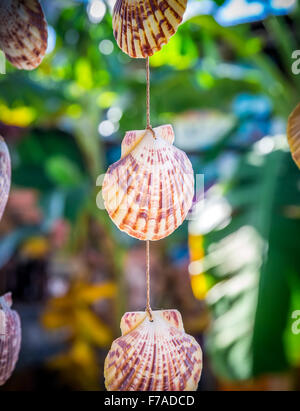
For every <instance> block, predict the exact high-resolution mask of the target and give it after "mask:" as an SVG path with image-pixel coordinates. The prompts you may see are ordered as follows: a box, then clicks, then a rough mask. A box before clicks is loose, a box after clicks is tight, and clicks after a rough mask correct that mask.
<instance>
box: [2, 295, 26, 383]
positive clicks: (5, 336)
mask: <svg viewBox="0 0 300 411" xmlns="http://www.w3.org/2000/svg"><path fill="white" fill-rule="evenodd" d="M11 306H12V298H11V294H10V293H8V294H5V295H4V296H3V297H0V385H3V384H5V382H6V381H7V380H8V379H9V378H10V376H11V374H12V372H13V370H14V368H15V365H16V363H17V361H18V357H19V352H20V346H21V323H20V318H19V315H18V314H17V312H16V311H14V310H11V308H10V307H11Z"/></svg>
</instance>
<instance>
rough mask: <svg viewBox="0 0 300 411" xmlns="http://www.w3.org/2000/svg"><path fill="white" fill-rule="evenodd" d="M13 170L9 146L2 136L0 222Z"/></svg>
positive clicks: (0, 150) (0, 142) (0, 143)
mask: <svg viewBox="0 0 300 411" xmlns="http://www.w3.org/2000/svg"><path fill="white" fill-rule="evenodd" d="M10 180H11V168H10V156H9V152H8V149H7V146H6V144H5V142H4V140H3V138H2V137H1V136H0V220H1V218H2V215H3V212H4V209H5V206H6V203H7V199H8V194H9V189H10Z"/></svg>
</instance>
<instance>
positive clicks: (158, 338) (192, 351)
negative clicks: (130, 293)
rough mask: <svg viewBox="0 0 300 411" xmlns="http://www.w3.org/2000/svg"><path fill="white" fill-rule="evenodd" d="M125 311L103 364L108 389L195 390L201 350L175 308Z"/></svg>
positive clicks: (200, 361)
mask: <svg viewBox="0 0 300 411" xmlns="http://www.w3.org/2000/svg"><path fill="white" fill-rule="evenodd" d="M152 315H153V321H152V322H151V321H150V319H149V316H148V314H147V313H145V312H130V313H126V314H125V315H124V316H123V318H122V320H121V331H122V336H121V337H120V338H118V339H117V340H115V341H114V342H113V344H112V347H111V349H110V351H109V353H108V355H107V357H106V360H105V365H104V376H105V385H106V388H107V390H108V391H195V390H196V389H197V387H198V383H199V380H200V376H201V371H202V351H201V348H200V346H199V344H198V343H197V341H196V340H195V339H194V337H191V336H190V335H188V334H186V333H185V331H184V328H183V323H182V318H181V315H180V313H179V312H178V311H177V310H164V311H153V312H152Z"/></svg>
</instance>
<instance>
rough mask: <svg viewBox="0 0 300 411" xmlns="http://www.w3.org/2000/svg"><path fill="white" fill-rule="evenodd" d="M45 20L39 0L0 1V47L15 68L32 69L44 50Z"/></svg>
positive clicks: (43, 53)
mask: <svg viewBox="0 0 300 411" xmlns="http://www.w3.org/2000/svg"><path fill="white" fill-rule="evenodd" d="M47 38H48V32H47V23H46V20H45V18H44V13H43V10H42V8H41V5H40V3H39V1H38V0H5V1H0V49H1V50H3V51H4V53H5V55H6V58H7V59H8V60H9V61H10V62H11V63H12V64H13V65H14V66H15V67H17V68H18V69H24V70H32V69H34V68H36V67H37V66H38V65H39V64H40V63H41V61H42V59H43V57H44V55H45V52H46V49H47Z"/></svg>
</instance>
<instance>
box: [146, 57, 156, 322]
mask: <svg viewBox="0 0 300 411" xmlns="http://www.w3.org/2000/svg"><path fill="white" fill-rule="evenodd" d="M146 73H147V93H146V106H147V129H148V130H151V132H152V134H153V137H154V138H155V133H154V131H153V129H152V127H151V122H150V65H149V57H147V59H146ZM146 283H147V305H146V311H147V313H148V315H149V318H150V321H153V317H152V310H151V306H150V241H149V240H147V241H146Z"/></svg>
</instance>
